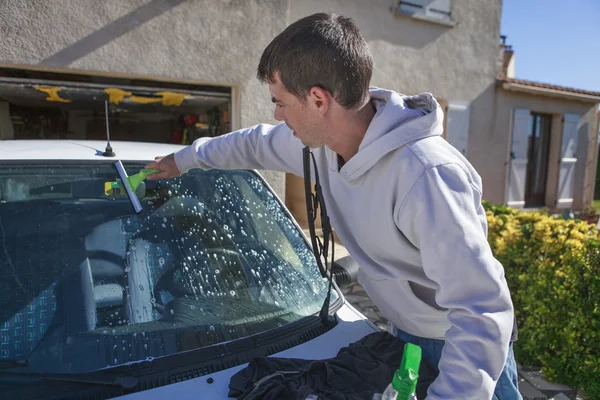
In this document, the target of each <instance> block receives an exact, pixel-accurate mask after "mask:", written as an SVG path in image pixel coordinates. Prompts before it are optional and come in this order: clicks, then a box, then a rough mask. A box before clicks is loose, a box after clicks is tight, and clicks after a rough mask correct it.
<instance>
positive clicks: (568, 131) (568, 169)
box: [557, 114, 581, 208]
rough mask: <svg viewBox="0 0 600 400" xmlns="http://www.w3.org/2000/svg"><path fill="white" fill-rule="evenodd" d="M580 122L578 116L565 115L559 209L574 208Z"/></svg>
mask: <svg viewBox="0 0 600 400" xmlns="http://www.w3.org/2000/svg"><path fill="white" fill-rule="evenodd" d="M580 120H581V118H580V117H579V115H576V114H565V116H564V122H563V134H562V146H561V152H560V168H559V174H558V204H557V205H558V207H559V208H571V207H572V206H573V191H574V188H575V185H574V183H575V166H576V165H577V136H578V134H579V132H578V129H579V121H580Z"/></svg>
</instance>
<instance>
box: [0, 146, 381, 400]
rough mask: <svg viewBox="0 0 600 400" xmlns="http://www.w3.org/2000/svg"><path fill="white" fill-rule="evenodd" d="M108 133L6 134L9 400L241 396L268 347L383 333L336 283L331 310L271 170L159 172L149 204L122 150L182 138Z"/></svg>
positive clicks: (0, 188) (2, 265) (2, 274)
mask: <svg viewBox="0 0 600 400" xmlns="http://www.w3.org/2000/svg"><path fill="white" fill-rule="evenodd" d="M105 146H106V143H105V142H93V141H34V140H31V141H0V398H3V399H17V398H18V399H38V398H39V399H51V398H52V399H54V398H86V399H87V398H90V399H92V398H93V399H106V398H117V397H119V398H123V399H131V400H134V399H142V398H143V399H165V398H173V399H178V400H184V399H194V400H197V399H211V400H212V399H227V398H228V397H227V393H228V391H229V387H228V385H229V381H230V378H231V376H232V375H234V374H235V373H236V372H238V371H240V370H241V369H242V368H244V367H245V366H246V365H247V363H248V362H249V361H250V360H252V359H253V358H254V357H257V356H277V357H290V358H302V359H326V358H331V357H334V356H335V355H336V354H337V353H338V351H339V350H340V348H342V347H345V346H347V345H348V344H350V343H353V342H355V341H357V340H360V339H361V338H363V337H364V336H366V335H368V334H371V333H374V332H376V331H378V328H376V327H375V326H374V325H373V324H372V323H370V322H369V321H368V320H367V319H366V318H365V317H364V316H363V315H361V314H360V313H359V312H357V311H356V310H355V309H354V308H353V307H351V306H350V305H349V304H348V303H347V302H346V301H345V300H344V298H343V296H342V294H341V292H340V290H339V288H338V287H337V285H334V286H333V293H332V295H331V296H332V297H331V304H330V307H329V313H330V316H331V317H330V318H329V320H328V321H327V322H324V321H323V319H322V318H319V311H320V310H321V308H322V305H323V303H324V299H325V297H326V293H327V288H328V283H327V280H325V279H324V278H322V276H321V273H320V272H319V270H318V268H317V264H316V262H315V260H316V259H315V257H314V255H313V253H312V251H311V248H310V245H309V242H308V240H307V238H306V237H305V235H304V234H303V231H302V230H301V229H300V227H299V226H298V225H297V223H296V222H295V221H294V220H293V218H292V216H291V214H290V213H289V212H288V210H287V209H286V208H285V206H284V205H283V204H282V202H281V201H280V200H279V198H278V197H277V196H276V195H275V194H274V192H273V191H272V190H271V189H270V188H269V186H268V185H267V184H266V182H265V181H264V180H263V179H262V178H261V176H260V175H259V174H258V173H257V172H255V171H241V170H235V171H220V170H213V171H200V170H192V171H190V172H189V173H187V174H185V175H183V176H182V177H179V178H175V179H169V180H160V181H145V182H144V184H142V185H140V187H138V189H137V190H136V193H137V197H138V198H139V200H140V204H141V206H142V211H141V212H139V213H138V212H136V211H135V210H134V207H133V206H132V201H130V200H131V199H130V197H129V196H127V194H126V193H125V192H124V191H122V190H118V186H119V184H118V182H119V175H118V173H117V168H116V167H115V162H116V161H117V160H120V161H121V162H122V163H123V165H124V166H125V169H126V171H127V174H128V175H129V176H131V175H133V174H135V173H137V172H139V171H140V170H141V169H142V168H143V167H144V165H145V164H146V163H147V162H148V161H150V160H152V159H154V157H155V156H156V155H163V154H168V153H171V152H173V151H175V150H177V149H179V148H180V147H181V146H175V145H163V144H156V143H154V144H151V143H137V142H135V143H134V142H113V143H112V147H113V149H114V151H115V153H116V156H114V157H106V156H103V154H102V153H103V152H104V150H105ZM115 182H117V183H116V184H115ZM115 188H116V189H115Z"/></svg>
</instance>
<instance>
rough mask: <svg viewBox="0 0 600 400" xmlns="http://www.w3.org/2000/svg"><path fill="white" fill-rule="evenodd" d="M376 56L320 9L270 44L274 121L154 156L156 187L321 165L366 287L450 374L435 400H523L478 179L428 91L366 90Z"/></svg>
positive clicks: (264, 68)
mask: <svg viewBox="0 0 600 400" xmlns="http://www.w3.org/2000/svg"><path fill="white" fill-rule="evenodd" d="M372 69H373V65H372V59H371V55H370V52H369V49H368V46H367V43H366V41H365V40H364V39H363V38H362V36H361V34H360V32H359V30H358V28H357V27H356V26H355V25H354V24H353V22H352V21H351V20H350V19H348V18H344V17H341V16H338V15H331V14H315V15H311V16H309V17H305V18H302V19H300V20H299V21H297V22H295V23H294V24H292V25H290V26H289V27H288V28H286V29H285V30H284V31H283V32H282V33H281V34H279V35H278V36H277V37H276V38H275V39H274V40H273V41H272V42H271V44H269V46H268V47H267V48H266V49H265V51H264V53H263V55H262V57H261V60H260V63H259V66H258V78H259V79H260V80H261V81H263V82H266V83H268V84H269V91H270V93H271V97H272V100H273V103H275V119H276V120H278V121H283V123H280V124H278V125H276V126H270V125H264V124H263V125H257V126H254V127H252V128H248V129H242V130H239V131H236V132H232V133H229V134H227V135H225V136H221V137H217V138H212V139H209V140H208V141H196V142H195V143H193V144H192V145H191V146H188V147H186V148H184V149H182V150H180V151H178V152H177V153H175V154H171V155H169V156H167V157H164V158H159V157H157V161H156V162H152V163H150V164H148V165H147V167H148V168H156V169H160V170H161V172H159V173H157V174H155V175H153V176H151V178H150V179H161V178H170V177H174V176H178V175H180V174H181V173H185V172H186V171H188V170H189V169H191V168H202V169H210V168H220V169H231V168H241V169H247V168H256V169H270V170H277V171H284V172H290V173H294V174H296V175H299V176H302V148H303V147H304V146H310V147H311V148H312V149H313V153H314V155H315V158H316V160H317V164H318V169H319V174H320V177H321V184H322V186H323V194H324V197H325V203H326V204H327V209H328V212H329V214H330V218H331V221H332V224H333V226H334V228H335V230H336V233H337V234H338V235H339V237H340V239H341V241H342V242H343V243H344V245H345V246H346V247H347V249H348V251H349V252H350V254H351V255H352V256H353V257H354V258H355V259H356V260H357V262H358V263H359V265H360V267H361V268H360V272H359V280H360V282H361V284H362V285H363V286H364V288H365V290H366V291H367V293H368V294H369V296H370V297H371V299H372V300H373V301H374V302H375V304H377V306H378V307H379V308H380V309H381V311H382V312H383V313H384V314H385V315H386V317H387V318H388V319H389V321H390V322H391V323H393V325H394V326H395V327H396V334H397V336H398V337H400V338H401V339H403V340H405V341H410V342H413V343H416V344H418V345H420V346H421V347H422V350H423V356H424V358H425V359H427V360H428V361H429V362H430V363H431V364H432V365H435V366H437V367H438V368H439V376H438V378H437V379H436V380H435V382H434V383H433V384H432V385H431V386H430V388H429V391H428V397H427V398H428V399H430V400H436V399H475V400H482V399H491V398H492V397H493V395H494V393H495V395H496V396H497V397H498V398H499V399H501V400H507V399H520V398H521V396H520V395H519V392H518V390H517V380H516V366H515V362H514V358H513V355H512V347H511V346H510V338H511V330H512V328H513V318H514V314H513V305H512V302H511V299H510V294H509V290H508V286H507V284H506V280H505V278H504V271H503V268H502V266H501V265H500V263H499V262H498V261H497V260H496V259H495V258H494V257H493V255H492V253H491V250H490V247H489V245H488V243H487V240H486V236H487V223H486V216H485V210H484V209H483V207H482V205H481V200H482V198H481V193H482V187H481V186H482V185H481V179H480V177H479V175H478V174H477V172H476V171H475V170H474V169H473V167H472V166H471V165H470V164H469V162H468V161H467V160H466V159H465V158H464V157H463V156H462V155H461V154H460V153H459V152H458V151H456V150H455V149H454V148H453V147H452V146H451V145H449V144H448V143H447V142H446V141H445V140H444V139H442V137H441V134H442V129H443V113H442V110H441V108H440V106H439V104H438V103H437V102H436V100H435V99H434V98H433V96H432V95H431V94H429V93H423V94H420V95H418V96H412V97H410V96H404V95H401V94H398V93H395V92H392V91H387V90H382V89H378V88H369V82H370V80H371V75H372Z"/></svg>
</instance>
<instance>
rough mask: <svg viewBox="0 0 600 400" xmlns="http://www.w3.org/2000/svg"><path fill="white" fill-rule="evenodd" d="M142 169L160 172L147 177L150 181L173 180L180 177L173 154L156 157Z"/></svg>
mask: <svg viewBox="0 0 600 400" xmlns="http://www.w3.org/2000/svg"><path fill="white" fill-rule="evenodd" d="M144 168H147V169H159V170H160V172H157V173H156V174H152V175H148V178H147V179H148V180H151V181H154V180H157V179H168V178H174V177H176V176H180V175H181V172H180V171H179V169H178V168H177V164H176V163H175V155H174V154H169V155H168V156H166V157H156V158H155V159H154V161H152V162H151V163H149V164H148V165H146V166H145V167H144Z"/></svg>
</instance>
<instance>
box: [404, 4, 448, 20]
mask: <svg viewBox="0 0 600 400" xmlns="http://www.w3.org/2000/svg"><path fill="white" fill-rule="evenodd" d="M398 10H399V11H400V12H402V13H406V14H411V15H412V14H416V15H425V16H427V17H431V18H436V19H441V20H446V21H449V20H450V11H451V0H401V1H399V2H398Z"/></svg>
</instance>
